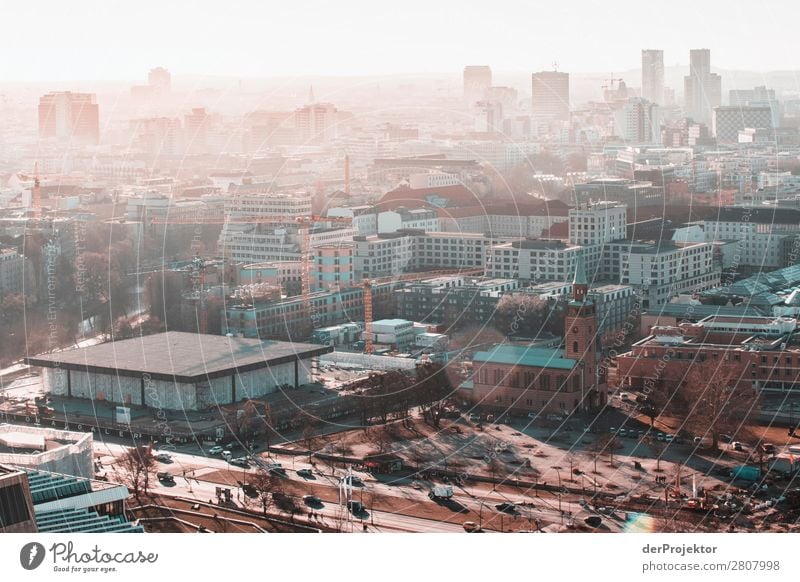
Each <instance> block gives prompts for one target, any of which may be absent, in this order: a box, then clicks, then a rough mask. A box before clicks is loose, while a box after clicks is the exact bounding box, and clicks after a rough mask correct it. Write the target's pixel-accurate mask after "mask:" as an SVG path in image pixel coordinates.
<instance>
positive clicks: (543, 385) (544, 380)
mask: <svg viewBox="0 0 800 582" xmlns="http://www.w3.org/2000/svg"><path fill="white" fill-rule="evenodd" d="M539 388H540V389H541V390H550V376H548V375H547V374H542V375H540V376H539Z"/></svg>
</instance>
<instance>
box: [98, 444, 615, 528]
mask: <svg viewBox="0 0 800 582" xmlns="http://www.w3.org/2000/svg"><path fill="white" fill-rule="evenodd" d="M125 450H126V447H125V446H124V445H121V444H114V443H109V442H105V443H104V442H96V443H95V453H96V455H98V456H99V459H100V462H101V463H102V465H103V467H104V469H105V470H106V471H108V472H111V473H114V472H115V470H116V467H115V466H114V461H115V459H116V458H117V457H119V456H120V455H122V454H123V453H124V451H125ZM170 455H171V457H172V463H158V469H157V470H159V471H169V472H170V473H171V474H172V475H173V476H174V477H175V484H174V485H165V484H162V483H158V482H156V483H155V484H154V485H152V486H151V491H152V492H153V493H158V494H161V495H167V496H172V497H182V498H188V499H197V500H199V501H213V500H215V499H216V497H217V494H216V490H217V487H220V486H223V487H229V486H227V485H221V484H220V483H217V482H213V481H210V480H207V479H204V476H205V475H209V474H210V473H216V472H217V471H230V472H231V473H232V475H231V477H232V478H233V479H234V480H237V481H245V480H246V477H247V476H248V475H252V474H253V473H254V472H255V469H253V468H251V469H242V468H239V467H236V468H233V467H231V466H230V465H229V464H228V463H227V462H226V461H225V460H224V459H222V458H219V457H214V456H202V455H195V454H189V453H182V452H170ZM272 459H273V460H274V461H277V462H280V463H281V464H282V465H283V467H284V468H286V469H287V474H286V479H287V480H288V481H290V482H291V483H293V484H294V485H296V486H297V487H298V488H304V487H305V488H308V492H309V493H312V491H311V490H310V486H311V485H312V484H313V485H314V491H313V493H314V494H316V495H317V496H319V497H320V498H322V500H323V503H324V505H323V507H321V508H310V507H309V508H306V509H304V511H314V512H315V513H316V514H319V515H320V516H321V518H322V523H323V524H325V525H328V526H331V527H338V526H339V525H340V524H341V525H342V526H343V527H344V528H345V529H347V528H352V529H353V531H361V530H362V526H361V524H362V522H361V520H359V519H355V518H353V517H352V516H350V514H349V512H347V511H345V510H343V509H342V508H341V507H340V506H339V504H338V502H337V500H338V498H339V487H338V482H339V479H340V478H341V477H342V476H344V475H345V471H344V470H341V469H336V470H335V472H334V473H333V474H330V473H328V474H325V473H322V472H321V471H320V470H319V467H318V466H313V465H310V464H309V463H308V462H306V458H305V457H302V459H303V460H302V461H301V460H299V459H297V458H294V460H292V457H290V456H274V455H273V456H272ZM299 469H311V470H312V471H313V472H314V478H313V480H311V481H308V480H306V479H303V478H302V477H300V476H299V475H297V473H296V471H297V470H299ZM358 475H359V477H361V478H362V479H363V480H364V483H365V487H364V488H357V487H354V488H353V493H352V499H354V500H357V501H358V500H363V502H364V505H365V507H366V509H367V513H366V514H365V515H364V516H363V517H364V519H363V522H364V523H366V524H367V530H368V531H401V532H463V531H464V530H463V525H462V524H463V522H464V521H476V522H480V523H481V525H482V526H483V527H484V528H485V529H487V530H492V531H511V530H513V531H518V530H531V529H536V528H537V524H538V525H539V526H540V527H544V526H545V525H547V524H552V523H555V524H562V523H566V522H567V521H568V520H569V513H570V512H571V513H573V515H574V516H575V517H576V518H578V517H583V516H585V515H588V514H587V513H586V512H585V511H583V510H582V509H581V507H580V506H579V505H578V504H577V498H576V497H575V496H568V495H563V496H562V499H561V508H562V509H563V513H562V512H561V511H560V510H559V499H558V495H557V494H552V493H547V492H543V493H541V496H539V497H531V496H529V495H522V494H520V493H518V492H515V491H514V490H513V489H512V488H510V487H502V488H498V489H495V488H494V487H493V486H492V485H491V484H488V483H476V484H474V485H472V486H469V487H468V488H458V487H454V496H453V501H454V502H455V503H457V504H460V505H461V506H462V507H463V508H464V509H465V510H468V511H469V513H468V514H467V516H465V515H464V513H463V510H462V512H458V511H453V512H451V513H448V514H447V516H448V517H447V518H445V519H433V518H431V519H426V518H423V517H420V516H419V513H421V512H420V508H422V509H423V512H424V511H425V510H426V509H427V508H431V509H432V507H433V506H432V504H433V503H434V502H433V501H431V500H430V499H429V498H428V495H427V489H425V488H423V487H420V488H419V489H417V488H415V487H414V486H413V485H412V483H411V482H409V484H391V485H390V484H387V483H382V482H380V481H377V480H375V479H374V478H373V477H372V476H371V475H367V474H363V473H359V474H358ZM115 478H116V479H118V480H123V479H122V475H120V474H116V475H115ZM320 487H322V488H323V489H322V491H323V493H319V491H320ZM417 487H419V485H417ZM293 488H294V487H293ZM504 490H505V491H506V492H504ZM231 492H232V494H234V493H235V497H234V499H235V500H236V503H237V505H240V506H242V505H244V500H243V494H242V492H241V490H240V489H238V488H237V487H233V488H232V491H231ZM373 495H375V496H378V497H380V496H387V497H393V498H395V500H399V502H400V503H399V504H400V505H401V506H402V507H403V508H407V509H409V510H411V509H412V508H413V509H414V511H413V513H415V514H416V515H409V514H406V513H404V511H403V509H402V508H401V509H399V510H397V511H386V510H384V509H381V508H380V507H378V508H375V509H373V508H372V507H370V505H371V502H372V496H373ZM301 496H302V495H296V499H295V503H296V504H297V505H298V506H299V507H305V506H304V504H303V501H302V499H300V497H301ZM508 502H510V503H515V504H517V511H516V515H507V514H503V513H501V512H499V511H498V510H497V509H496V507H495V506H496V505H498V504H500V503H508ZM256 503H257V502H256ZM523 503H524V504H525V505H522V504H523ZM251 506H252V507H253V509H258V507H257V506H256V505H255V504H253V503H252V502H251ZM439 513H441V512H439ZM476 516H477V519H476ZM343 518H344V519H343ZM348 519H349V521H348ZM604 521H608V520H605V519H604ZM611 525H612V526H613V522H612V523H611ZM611 529H619V528H614V527H612V528H611Z"/></svg>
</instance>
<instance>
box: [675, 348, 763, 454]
mask: <svg viewBox="0 0 800 582" xmlns="http://www.w3.org/2000/svg"><path fill="white" fill-rule="evenodd" d="M661 398H662V399H663V398H664V397H663V395H662V396H661ZM758 409H759V396H758V393H757V392H756V391H755V390H753V389H752V388H751V387H750V386H749V385H748V383H747V382H746V381H740V373H739V371H738V370H737V368H735V367H734V366H731V365H730V364H722V365H720V366H715V365H708V364H702V363H697V364H694V365H692V366H691V367H690V368H689V371H688V373H687V374H686V377H685V379H684V380H683V381H682V382H681V383H680V384H679V385H678V387H677V389H676V390H675V391H674V392H673V393H672V394H671V395H670V397H668V398H666V399H665V401H664V410H665V411H666V412H667V413H668V414H669V415H670V416H674V417H677V418H683V419H685V420H684V423H683V426H684V427H686V428H687V429H689V430H690V431H692V432H694V433H695V434H708V435H710V436H711V439H712V446H713V447H714V448H718V446H719V437H720V435H721V434H724V433H731V434H733V433H735V432H736V431H737V430H738V428H739V427H740V426H741V425H742V424H743V423H746V422H747V420H748V419H749V418H751V417H752V416H753V415H754V414H755V413H757V412H758Z"/></svg>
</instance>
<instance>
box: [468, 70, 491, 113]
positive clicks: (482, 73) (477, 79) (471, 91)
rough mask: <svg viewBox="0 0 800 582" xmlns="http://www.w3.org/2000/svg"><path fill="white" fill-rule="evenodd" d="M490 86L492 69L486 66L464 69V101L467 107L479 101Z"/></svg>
mask: <svg viewBox="0 0 800 582" xmlns="http://www.w3.org/2000/svg"><path fill="white" fill-rule="evenodd" d="M491 86H492V69H491V67H489V66H488V65H467V66H466V67H464V101H466V102H467V103H468V104H469V105H472V104H474V103H475V102H477V101H481V100H482V99H483V98H484V96H485V94H486V90H487V89H488V88H489V87H491Z"/></svg>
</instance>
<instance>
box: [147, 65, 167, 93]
mask: <svg viewBox="0 0 800 582" xmlns="http://www.w3.org/2000/svg"><path fill="white" fill-rule="evenodd" d="M147 84H148V85H150V87H152V88H153V90H154V91H155V92H156V93H162V94H163V93H169V91H170V89H171V87H172V75H171V74H170V72H169V71H168V70H167V69H165V68H164V67H156V68H155V69H150V73H149V74H148V75H147Z"/></svg>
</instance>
